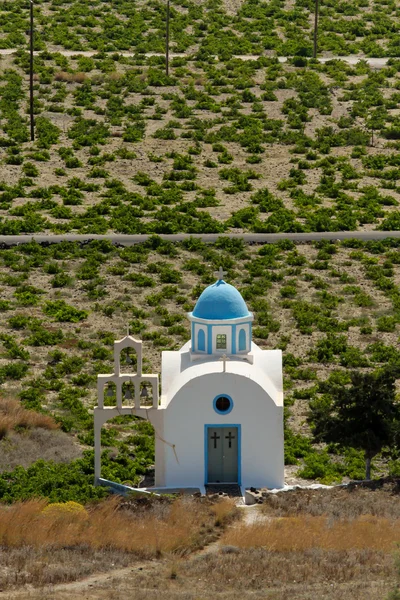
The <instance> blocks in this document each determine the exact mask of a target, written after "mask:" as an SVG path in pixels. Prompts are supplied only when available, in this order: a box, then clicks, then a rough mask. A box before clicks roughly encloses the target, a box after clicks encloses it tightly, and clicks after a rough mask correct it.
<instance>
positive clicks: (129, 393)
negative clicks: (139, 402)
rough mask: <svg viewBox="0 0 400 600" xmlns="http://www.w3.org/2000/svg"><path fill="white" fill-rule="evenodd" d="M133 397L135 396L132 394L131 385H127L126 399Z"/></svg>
mask: <svg viewBox="0 0 400 600" xmlns="http://www.w3.org/2000/svg"><path fill="white" fill-rule="evenodd" d="M132 398H133V396H132V390H131V386H130V385H127V386H126V390H125V400H132Z"/></svg>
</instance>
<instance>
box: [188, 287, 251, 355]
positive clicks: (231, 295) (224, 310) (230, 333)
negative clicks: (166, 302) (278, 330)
mask: <svg viewBox="0 0 400 600" xmlns="http://www.w3.org/2000/svg"><path fill="white" fill-rule="evenodd" d="M188 317H189V319H190V321H191V323H192V347H191V352H192V354H195V355H200V356H201V355H214V356H215V355H216V356H218V355H219V356H222V355H223V354H226V355H243V354H248V353H249V352H250V349H251V337H252V335H251V329H252V321H253V315H252V313H251V312H249V310H248V308H247V306H246V303H245V301H244V300H243V298H242V296H241V294H240V292H239V291H238V290H237V289H236V288H234V287H233V286H232V285H229V284H227V283H225V281H223V280H219V281H217V282H216V283H215V284H213V285H210V286H209V287H207V288H206V289H205V290H204V291H203V293H202V294H201V295H200V298H199V299H198V301H197V304H196V306H195V308H194V310H193V312H192V313H189V315H188Z"/></svg>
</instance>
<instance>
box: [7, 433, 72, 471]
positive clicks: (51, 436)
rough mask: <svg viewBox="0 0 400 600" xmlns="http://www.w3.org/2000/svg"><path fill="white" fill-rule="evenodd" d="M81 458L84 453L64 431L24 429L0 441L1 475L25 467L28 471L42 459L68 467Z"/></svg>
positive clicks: (9, 434)
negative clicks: (66, 464)
mask: <svg viewBox="0 0 400 600" xmlns="http://www.w3.org/2000/svg"><path fill="white" fill-rule="evenodd" d="M81 456H82V449H81V448H80V447H79V446H78V444H76V443H74V440H73V439H71V436H69V435H68V434H67V433H65V432H64V431H61V430H60V429H57V430H55V431H49V430H47V429H43V428H38V429H24V430H23V431H18V432H14V431H11V432H9V433H8V434H7V436H6V437H5V438H3V439H2V440H0V473H3V472H4V471H12V470H13V469H15V467H18V466H22V467H24V468H25V469H27V468H28V467H29V466H30V465H31V464H32V463H34V462H35V461H37V460H39V459H42V460H45V461H50V460H51V461H54V462H56V463H69V462H71V461H72V460H75V459H76V458H80V457H81Z"/></svg>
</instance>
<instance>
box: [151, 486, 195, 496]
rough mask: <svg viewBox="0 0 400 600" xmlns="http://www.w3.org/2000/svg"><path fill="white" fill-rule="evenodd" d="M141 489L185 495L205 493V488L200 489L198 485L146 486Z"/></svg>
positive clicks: (157, 492)
mask: <svg viewBox="0 0 400 600" xmlns="http://www.w3.org/2000/svg"><path fill="white" fill-rule="evenodd" d="M141 489H143V490H146V492H147V493H152V494H154V493H156V494H183V495H185V496H193V494H201V495H204V494H205V490H204V489H203V490H201V489H200V488H198V487H148V488H141Z"/></svg>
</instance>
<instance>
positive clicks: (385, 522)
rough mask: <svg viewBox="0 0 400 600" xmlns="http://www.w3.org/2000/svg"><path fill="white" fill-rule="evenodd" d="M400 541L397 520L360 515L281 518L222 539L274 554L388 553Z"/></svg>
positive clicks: (237, 529) (243, 527) (241, 528)
mask: <svg viewBox="0 0 400 600" xmlns="http://www.w3.org/2000/svg"><path fill="white" fill-rule="evenodd" d="M399 541H400V519H385V518H380V517H375V516H372V515H363V516H361V517H359V518H357V519H353V520H333V519H331V518H327V517H307V516H306V517H283V518H276V519H271V520H269V521H264V522H256V523H254V524H251V525H245V524H242V525H240V526H239V527H235V528H232V529H231V530H230V531H228V532H227V533H226V534H225V535H224V536H223V539H222V542H223V543H224V544H231V545H234V546H237V547H238V548H243V549H247V548H265V549H267V550H270V551H275V552H289V551H290V552H293V551H296V552H300V551H306V550H310V549H315V548H319V549H323V550H335V551H347V550H363V549H366V550H377V551H385V552H387V551H391V550H394V549H395V547H396V543H398V542H399Z"/></svg>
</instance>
